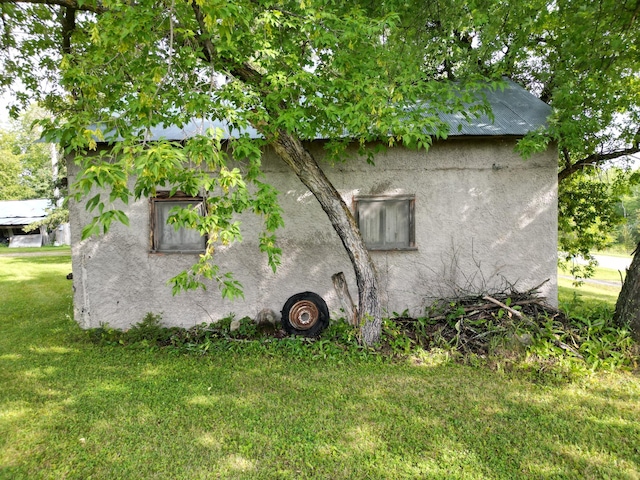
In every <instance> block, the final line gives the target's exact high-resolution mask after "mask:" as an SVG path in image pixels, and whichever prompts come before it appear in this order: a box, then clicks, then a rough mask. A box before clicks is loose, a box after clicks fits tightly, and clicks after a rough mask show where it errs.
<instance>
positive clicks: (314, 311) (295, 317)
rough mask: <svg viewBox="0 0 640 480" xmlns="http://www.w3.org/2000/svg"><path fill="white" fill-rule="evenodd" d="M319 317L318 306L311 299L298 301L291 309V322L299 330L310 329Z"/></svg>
mask: <svg viewBox="0 0 640 480" xmlns="http://www.w3.org/2000/svg"><path fill="white" fill-rule="evenodd" d="M319 318H320V312H319V311H318V307H317V306H316V305H315V304H314V303H313V302H311V301H309V300H300V301H299V302H296V303H295V304H294V305H293V307H291V310H290V311H289V322H290V323H291V325H292V326H293V328H296V329H298V330H309V329H310V328H311V327H313V326H314V325H315V324H316V322H317V321H318V319H319Z"/></svg>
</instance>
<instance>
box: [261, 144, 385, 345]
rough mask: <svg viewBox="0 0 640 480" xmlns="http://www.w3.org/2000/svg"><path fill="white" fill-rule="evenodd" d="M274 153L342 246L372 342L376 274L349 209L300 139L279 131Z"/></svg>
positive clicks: (377, 322)
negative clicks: (326, 219)
mask: <svg viewBox="0 0 640 480" xmlns="http://www.w3.org/2000/svg"><path fill="white" fill-rule="evenodd" d="M271 145H272V146H273V147H274V149H275V151H276V153H277V154H278V155H279V156H280V157H281V158H282V159H283V160H284V161H285V163H286V164H287V165H289V167H290V168H291V169H292V170H293V171H294V172H295V174H296V175H297V176H298V178H299V179H300V180H301V181H302V183H303V184H304V185H305V186H306V187H307V188H308V189H309V190H310V191H311V193H312V194H313V195H314V196H315V197H316V199H317V200H318V202H319V203H320V205H321V206H322V209H323V210H324V211H325V213H326V214H327V216H328V217H329V220H330V221H331V225H333V228H334V229H335V231H336V232H337V233H338V236H339V237H340V240H342V244H343V245H344V248H345V249H346V251H347V253H348V255H349V259H350V260H351V264H352V265H353V270H354V272H355V275H356V284H357V286H358V323H359V325H360V333H361V335H362V342H363V343H364V344H366V345H372V344H374V343H375V342H377V341H378V340H379V338H380V330H381V325H382V308H381V306H380V295H379V293H378V276H377V273H376V269H375V266H374V265H373V262H372V260H371V256H370V255H369V251H368V250H367V248H366V246H365V244H364V241H363V240H362V235H361V234H360V230H359V229H358V226H357V224H356V221H355V218H354V217H353V215H352V214H351V211H350V210H349V208H348V207H347V205H346V204H345V203H344V200H342V197H341V196H340V194H339V193H338V191H337V190H336V188H335V187H334V186H333V184H332V183H331V182H330V181H329V179H328V178H327V177H326V175H325V174H324V172H323V171H322V169H321V168H320V166H319V165H318V163H317V162H316V160H315V158H314V157H313V155H311V153H309V152H308V151H307V150H306V149H305V148H304V146H303V145H302V142H301V141H300V139H298V138H296V137H294V136H293V135H290V134H289V133H287V132H284V131H280V132H279V135H278V138H276V139H274V141H272V142H271Z"/></svg>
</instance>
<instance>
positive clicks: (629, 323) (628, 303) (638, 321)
mask: <svg viewBox="0 0 640 480" xmlns="http://www.w3.org/2000/svg"><path fill="white" fill-rule="evenodd" d="M613 319H614V321H615V322H616V323H617V324H618V325H620V326H625V327H629V328H630V329H631V334H632V335H633V337H634V338H635V339H636V341H638V342H640V243H639V244H638V246H637V247H636V250H635V251H634V252H633V260H632V261H631V266H630V267H629V268H628V269H627V276H626V278H625V280H624V283H623V284H622V290H621V291H620V295H619V296H618V301H617V302H616V311H615V313H614V315H613Z"/></svg>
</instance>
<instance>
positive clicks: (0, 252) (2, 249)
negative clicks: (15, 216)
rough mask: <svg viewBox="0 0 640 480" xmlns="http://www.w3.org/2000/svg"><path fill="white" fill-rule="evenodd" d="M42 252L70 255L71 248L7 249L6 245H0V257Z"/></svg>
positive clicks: (65, 246) (64, 246)
mask: <svg viewBox="0 0 640 480" xmlns="http://www.w3.org/2000/svg"><path fill="white" fill-rule="evenodd" d="M42 252H46V253H49V252H57V253H59V254H60V255H71V247H70V246H68V245H61V246H59V247H54V246H51V245H50V246H46V247H16V248H9V247H8V246H7V245H0V255H4V254H13V253H31V254H33V255H37V254H38V253H42Z"/></svg>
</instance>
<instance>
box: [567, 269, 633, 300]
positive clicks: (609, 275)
mask: <svg viewBox="0 0 640 480" xmlns="http://www.w3.org/2000/svg"><path fill="white" fill-rule="evenodd" d="M625 273H626V272H622V271H618V270H614V269H611V268H602V267H596V268H595V269H594V275H593V277H591V278H588V279H585V280H584V281H583V282H582V284H581V285H579V286H576V285H574V280H573V278H571V277H569V274H568V273H567V272H566V271H564V270H562V269H558V297H559V300H560V303H561V304H562V303H567V302H570V301H572V300H573V298H574V297H577V298H584V299H586V300H588V301H591V302H593V301H597V302H603V303H606V304H609V305H611V306H612V307H615V304H616V300H617V299H618V295H619V294H620V289H621V287H622V279H624V276H625Z"/></svg>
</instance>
